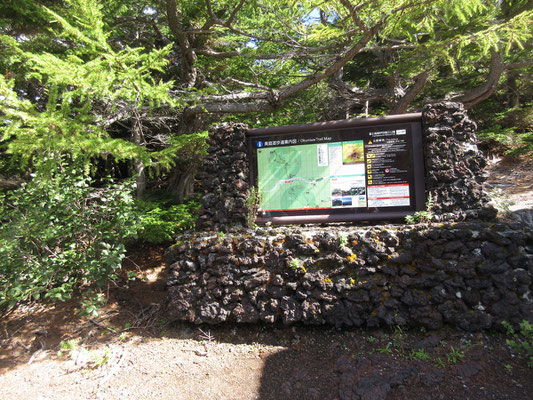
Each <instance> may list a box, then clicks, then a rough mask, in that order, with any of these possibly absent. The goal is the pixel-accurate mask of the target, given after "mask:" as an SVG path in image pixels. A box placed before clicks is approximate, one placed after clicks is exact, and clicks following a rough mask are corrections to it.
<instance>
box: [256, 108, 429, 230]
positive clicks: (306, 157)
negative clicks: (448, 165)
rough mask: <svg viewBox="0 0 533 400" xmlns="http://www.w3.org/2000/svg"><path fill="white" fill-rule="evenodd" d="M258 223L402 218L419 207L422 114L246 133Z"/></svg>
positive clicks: (421, 163)
mask: <svg viewBox="0 0 533 400" xmlns="http://www.w3.org/2000/svg"><path fill="white" fill-rule="evenodd" d="M248 148H249V151H250V159H251V161H252V162H251V169H252V171H251V175H252V179H253V183H254V184H255V185H256V186H257V188H258V189H259V193H260V203H259V211H258V216H257V222H259V223H261V222H268V221H271V222H274V223H305V222H328V221H329V222H335V221H352V220H371V219H393V218H402V217H404V216H405V215H408V214H412V213H413V212H415V211H418V210H422V209H423V208H424V202H425V199H424V172H423V155H422V153H423V150H422V137H421V115H420V114H404V115H397V116H390V117H383V118H367V119H357V120H345V121H332V122H325V123H316V124H309V125H293V126H286V127H275V128H265V129H252V130H250V131H249V132H248Z"/></svg>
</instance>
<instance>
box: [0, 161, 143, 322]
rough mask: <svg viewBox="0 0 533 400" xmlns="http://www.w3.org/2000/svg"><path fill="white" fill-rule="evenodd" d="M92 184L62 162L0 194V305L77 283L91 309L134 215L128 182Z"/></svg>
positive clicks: (60, 293) (57, 294) (63, 294)
mask: <svg viewBox="0 0 533 400" xmlns="http://www.w3.org/2000/svg"><path fill="white" fill-rule="evenodd" d="M91 183H92V182H91V179H89V178H87V177H84V176H83V175H82V174H81V173H80V171H79V170H77V169H75V168H72V167H63V170H62V171H61V172H60V173H59V172H58V173H54V174H52V175H46V174H44V173H41V172H39V173H37V174H36V175H35V176H34V177H33V179H32V180H31V181H30V182H28V183H25V184H24V185H23V186H22V187H21V188H20V189H17V190H15V191H13V192H11V193H9V194H7V195H5V194H2V195H0V196H1V198H0V200H1V201H0V216H1V220H2V224H1V225H0V307H3V306H13V305H15V304H16V303H17V302H20V301H24V300H30V299H39V298H41V297H42V296H44V297H45V298H49V299H52V300H66V299H68V298H70V297H71V296H72V294H73V292H74V291H75V290H76V289H80V290H83V292H84V293H85V298H84V299H83V301H84V302H86V306H88V308H90V309H89V310H88V312H89V313H93V314H94V311H95V309H96V305H97V303H98V302H99V301H100V300H102V297H101V296H100V295H99V294H98V293H99V290H100V289H101V288H102V287H103V286H104V284H105V283H106V282H107V280H108V279H110V278H113V277H114V272H115V271H116V270H117V269H118V268H119V267H120V266H121V261H122V259H123V257H124V253H125V248H124V241H125V239H127V238H131V237H135V235H136V231H137V222H138V221H137V217H136V214H135V212H134V203H133V198H132V196H131V191H132V185H131V184H109V185H107V186H105V187H101V188H98V189H95V188H93V187H91V186H90V184H91Z"/></svg>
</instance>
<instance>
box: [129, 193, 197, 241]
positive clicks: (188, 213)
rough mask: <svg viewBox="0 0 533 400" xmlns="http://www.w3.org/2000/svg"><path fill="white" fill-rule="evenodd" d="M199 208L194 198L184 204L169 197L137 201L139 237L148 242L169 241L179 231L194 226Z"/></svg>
mask: <svg viewBox="0 0 533 400" xmlns="http://www.w3.org/2000/svg"><path fill="white" fill-rule="evenodd" d="M199 208H200V203H198V202H197V201H194V200H191V201H189V202H187V203H184V204H174V203H173V201H172V200H169V199H166V200H165V199H163V200H155V201H138V212H139V217H140V220H141V223H140V225H141V228H140V230H139V238H140V239H142V240H145V241H147V242H150V243H165V242H169V241H171V240H172V239H173V238H174V236H175V235H176V234H177V233H178V232H179V231H182V230H185V229H191V228H194V225H195V224H196V219H197V215H198V209H199Z"/></svg>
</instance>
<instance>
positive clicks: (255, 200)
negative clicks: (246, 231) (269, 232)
mask: <svg viewBox="0 0 533 400" xmlns="http://www.w3.org/2000/svg"><path fill="white" fill-rule="evenodd" d="M260 204H261V192H260V191H259V189H258V188H256V187H255V186H252V188H251V189H250V192H249V194H248V197H247V198H246V200H245V205H246V223H247V224H248V227H250V228H252V227H254V226H255V219H256V217H257V211H258V210H259V205H260Z"/></svg>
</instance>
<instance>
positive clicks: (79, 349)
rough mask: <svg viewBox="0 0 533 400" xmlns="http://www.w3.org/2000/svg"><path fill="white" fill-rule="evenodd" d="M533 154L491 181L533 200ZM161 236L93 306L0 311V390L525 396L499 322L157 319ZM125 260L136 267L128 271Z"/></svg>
mask: <svg viewBox="0 0 533 400" xmlns="http://www.w3.org/2000/svg"><path fill="white" fill-rule="evenodd" d="M532 167H533V162H532V161H531V159H523V160H522V162H520V163H518V166H517V164H516V163H508V162H500V163H496V164H493V165H492V166H491V167H490V174H491V175H490V178H489V182H490V183H491V185H492V187H495V188H501V190H502V192H503V194H501V196H500V197H502V198H505V202H507V203H509V202H514V203H515V204H514V205H512V206H509V204H507V205H508V208H510V207H514V209H510V211H516V210H521V209H525V210H528V209H529V210H531V209H532V208H533V205H532V204H531V202H532V201H533V172H531V171H532V170H533V169H532ZM163 252H164V247H162V246H145V247H137V248H132V249H130V251H129V252H128V258H127V259H126V260H125V262H124V271H123V272H122V275H121V279H119V281H118V282H117V283H116V284H113V285H111V286H110V287H109V296H108V303H107V305H106V306H105V307H104V309H103V310H102V311H101V313H100V314H99V315H98V317H95V318H87V317H82V316H81V315H80V313H79V308H78V307H79V305H78V303H77V302H76V300H75V299H74V300H72V301H70V302H65V303H58V304H44V305H43V304H40V305H39V304H33V305H25V306H21V307H19V308H17V309H15V310H12V311H11V312H9V313H8V314H6V315H3V316H1V317H0V400H8V399H38V400H47V399H50V400H51V399H104V398H105V399H121V398H128V399H151V398H158V399H243V400H244V399H247V400H248V399H264V400H266V399H389V400H391V399H464V400H466V399H483V400H485V399H530V398H531V393H533V368H530V367H528V366H527V360H526V359H525V358H524V357H523V356H522V355H520V354H514V353H513V352H512V351H511V350H510V348H509V346H508V345H507V344H506V342H505V340H506V338H507V336H506V335H505V334H504V333H501V332H484V333H477V334H470V333H465V332H461V331H458V330H452V329H443V330H441V331H437V332H425V331H423V330H418V329H416V330H404V329H401V328H400V327H396V328H394V329H380V330H362V329H348V330H342V331H338V330H335V329H333V328H329V327H308V326H307V327H306V326H296V327H284V326H281V325H276V326H242V325H241V326H231V325H223V326H216V327H210V326H194V325H190V324H184V323H169V322H168V321H166V320H165V317H164V316H165V313H164V300H165V297H166V292H165V281H166V276H167V271H166V267H167V266H166V265H165V263H164V261H163V258H162V254H163ZM127 272H131V274H130V275H135V279H134V280H128V279H127Z"/></svg>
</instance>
